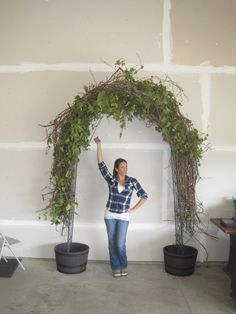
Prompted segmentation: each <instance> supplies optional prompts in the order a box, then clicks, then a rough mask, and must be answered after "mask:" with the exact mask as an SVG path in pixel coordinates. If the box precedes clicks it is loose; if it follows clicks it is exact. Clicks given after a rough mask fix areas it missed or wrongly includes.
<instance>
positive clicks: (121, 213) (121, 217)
mask: <svg viewBox="0 0 236 314" xmlns="http://www.w3.org/2000/svg"><path fill="white" fill-rule="evenodd" d="M94 141H95V143H96V144H97V161H98V166H99V170H100V172H101V174H102V176H103V177H104V179H105V180H106V181H107V183H108V187H109V197H108V201H107V204H106V211H105V223H106V228H107V235H108V242H109V255H110V265H111V269H112V273H113V276H114V277H120V276H126V275H128V270H127V266H128V262H127V256H126V234H127V230H128V225H129V213H133V212H134V211H135V210H137V209H138V208H139V207H140V206H142V205H143V203H144V202H145V200H146V199H147V194H146V192H145V191H144V190H143V188H142V187H141V185H140V184H139V182H138V181H137V180H136V179H135V178H132V177H128V176H127V162H126V160H124V159H122V158H119V159H117V160H116V161H115V163H114V169H113V175H112V174H111V173H110V172H109V171H108V169H107V166H106V164H105V163H104V161H103V157H102V143H101V140H100V138H99V137H96V138H95V139H94ZM133 189H135V190H136V192H137V196H138V197H139V200H138V202H137V203H136V204H135V205H134V206H133V207H130V200H131V196H132V192H133Z"/></svg>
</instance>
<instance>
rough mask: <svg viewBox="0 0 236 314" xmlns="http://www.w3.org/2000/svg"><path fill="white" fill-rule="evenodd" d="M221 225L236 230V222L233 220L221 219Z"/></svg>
mask: <svg viewBox="0 0 236 314" xmlns="http://www.w3.org/2000/svg"><path fill="white" fill-rule="evenodd" d="M220 223H221V224H222V226H224V227H226V228H236V220H235V219H233V218H221V219H220Z"/></svg>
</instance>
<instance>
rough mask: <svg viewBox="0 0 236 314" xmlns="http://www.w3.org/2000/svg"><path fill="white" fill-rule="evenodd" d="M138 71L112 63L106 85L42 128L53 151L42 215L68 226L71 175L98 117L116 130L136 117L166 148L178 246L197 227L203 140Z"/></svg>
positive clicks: (167, 93)
mask: <svg viewBox="0 0 236 314" xmlns="http://www.w3.org/2000/svg"><path fill="white" fill-rule="evenodd" d="M140 68H142V67H140ZM140 68H133V67H131V68H128V67H127V66H126V65H125V63H124V61H123V60H119V61H117V63H116V67H115V69H114V73H113V74H112V75H111V76H110V77H109V78H108V79H107V80H105V81H102V82H100V83H98V84H91V85H89V86H85V87H84V92H83V93H82V94H81V95H77V96H76V97H75V99H74V101H73V103H72V104H68V106H67V108H66V109H65V110H64V111H62V112H61V113H60V114H59V115H58V116H57V117H56V118H55V119H54V120H53V121H52V122H51V123H50V124H48V125H47V126H46V127H47V143H48V146H49V147H51V146H53V148H54V150H53V165H52V170H51V177H50V191H49V193H47V195H49V204H48V206H47V207H46V208H45V209H44V215H45V216H49V217H50V219H51V222H52V223H53V224H56V225H62V226H63V227H69V228H70V227H71V223H72V222H71V221H72V219H71V217H72V216H73V215H74V210H75V207H76V202H75V198H74V192H75V191H74V190H73V188H72V186H73V174H74V172H75V167H76V165H77V163H78V161H79V156H80V153H81V151H82V150H88V149H89V145H90V140H91V137H92V136H93V133H94V130H95V129H96V127H97V125H98V124H99V121H101V119H102V117H103V116H107V117H113V118H114V119H115V120H116V121H118V122H119V123H120V127H121V129H123V128H125V126H126V122H127V121H132V120H133V118H134V117H136V118H138V119H141V120H143V121H145V122H146V123H147V124H149V125H154V126H155V129H156V130H157V131H158V132H161V134H162V137H163V140H164V141H165V142H167V143H168V144H169V146H170V150H171V160H170V163H171V168H172V179H173V193H174V210H175V225H176V242H177V244H183V235H184V234H185V233H186V234H188V235H190V236H193V235H194V234H195V232H196V230H197V229H198V228H199V223H200V219H199V209H201V206H199V203H198V202H197V201H196V195H195V187H196V182H197V180H198V178H199V173H198V166H199V163H200V160H201V158H202V154H203V143H204V141H205V136H204V135H202V134H201V133H200V132H199V131H198V130H197V129H195V128H194V126H193V124H192V122H191V121H190V120H189V119H188V118H186V117H185V116H183V115H182V114H181V112H180V109H179V107H180V106H181V103H180V102H179V101H178V100H177V98H178V97H177V96H176V95H175V93H174V92H173V91H171V90H170V89H169V88H167V85H166V84H165V82H164V81H162V80H160V79H159V80H158V82H156V79H155V80H154V79H153V78H152V77H151V78H148V79H138V78H137V75H136V74H137V72H138V71H139V70H140ZM172 84H173V85H175V83H174V82H172Z"/></svg>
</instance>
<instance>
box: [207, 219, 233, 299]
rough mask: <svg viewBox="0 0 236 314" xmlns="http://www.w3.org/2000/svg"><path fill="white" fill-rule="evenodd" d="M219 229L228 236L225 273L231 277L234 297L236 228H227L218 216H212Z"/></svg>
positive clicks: (212, 220)
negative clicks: (227, 255)
mask: <svg viewBox="0 0 236 314" xmlns="http://www.w3.org/2000/svg"><path fill="white" fill-rule="evenodd" d="M211 222H213V223H214V224H215V225H216V226H217V227H218V228H219V229H221V230H222V231H223V232H224V233H226V234H229V236H230V248H229V260H228V264H227V273H228V274H229V276H230V278H231V288H232V296H233V297H236V228H227V227H225V226H223V225H222V224H221V222H220V218H212V219H211Z"/></svg>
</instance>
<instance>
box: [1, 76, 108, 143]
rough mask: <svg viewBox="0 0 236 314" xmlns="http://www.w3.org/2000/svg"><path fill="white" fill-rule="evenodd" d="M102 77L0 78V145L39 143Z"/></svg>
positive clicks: (103, 78) (103, 77) (104, 77)
mask: <svg viewBox="0 0 236 314" xmlns="http://www.w3.org/2000/svg"><path fill="white" fill-rule="evenodd" d="M107 76H109V75H107V74H106V73H96V74H94V75H92V74H91V73H78V72H47V71H46V72H32V73H24V74H22V73H11V74H0V103H1V106H0V142H18V141H42V140H44V139H45V135H46V133H45V128H42V127H40V126H39V125H40V124H42V125H45V124H48V123H49V122H50V121H51V120H53V119H54V118H55V117H56V116H57V114H58V113H60V112H61V111H62V110H64V109H65V108H66V107H67V104H68V103H71V102H73V100H74V97H75V96H76V95H77V94H78V93H81V92H83V86H84V85H89V84H90V83H94V80H96V81H97V82H100V81H101V80H105V79H106V77H107Z"/></svg>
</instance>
